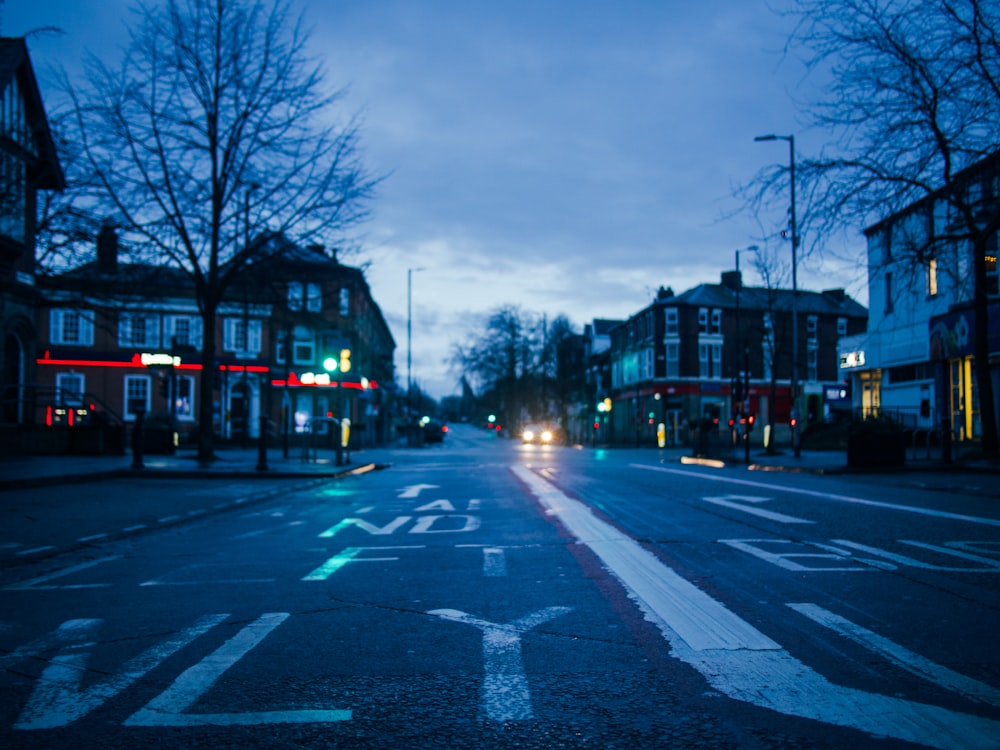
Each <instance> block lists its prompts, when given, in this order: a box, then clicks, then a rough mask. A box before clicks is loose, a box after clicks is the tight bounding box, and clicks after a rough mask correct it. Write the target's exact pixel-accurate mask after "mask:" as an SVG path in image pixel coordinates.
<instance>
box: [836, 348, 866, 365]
mask: <svg viewBox="0 0 1000 750" xmlns="http://www.w3.org/2000/svg"><path fill="white" fill-rule="evenodd" d="M864 366H865V352H864V350H863V349H861V350H859V351H856V352H846V353H845V354H841V355H840V369H841V370H846V369H848V368H851V367H864Z"/></svg>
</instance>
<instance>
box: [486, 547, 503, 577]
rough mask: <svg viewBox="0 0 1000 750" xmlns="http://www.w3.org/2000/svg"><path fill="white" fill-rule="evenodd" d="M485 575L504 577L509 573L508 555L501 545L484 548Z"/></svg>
mask: <svg viewBox="0 0 1000 750" xmlns="http://www.w3.org/2000/svg"><path fill="white" fill-rule="evenodd" d="M483 575H484V576H486V577H487V578H503V577H504V576H506V575H507V556H506V555H505V554H504V551H503V550H502V549H500V548H499V547H486V548H484V549H483Z"/></svg>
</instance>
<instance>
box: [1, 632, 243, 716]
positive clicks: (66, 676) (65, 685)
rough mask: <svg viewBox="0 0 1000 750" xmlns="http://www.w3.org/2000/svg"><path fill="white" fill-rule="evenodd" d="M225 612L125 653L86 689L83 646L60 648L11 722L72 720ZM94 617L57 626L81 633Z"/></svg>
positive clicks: (112, 693) (82, 634) (145, 671)
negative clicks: (116, 668)
mask: <svg viewBox="0 0 1000 750" xmlns="http://www.w3.org/2000/svg"><path fill="white" fill-rule="evenodd" d="M226 617H227V615H208V616H206V617H202V618H201V619H199V620H198V622H197V623H195V624H194V625H193V626H192V627H190V628H187V629H186V630H183V631H181V632H180V633H178V634H177V635H175V636H172V637H171V638H169V639H167V640H166V641H164V642H163V643H160V644H158V645H156V646H153V647H152V648H150V649H147V650H146V651H143V652H142V653H141V654H139V655H138V656H136V657H135V658H133V659H130V660H129V661H128V662H126V664H125V666H124V667H123V668H122V670H121V671H120V672H119V673H118V674H115V675H111V676H109V677H106V678H104V679H102V680H99V681H97V682H95V683H92V684H90V685H89V686H88V687H87V688H86V689H81V685H80V683H81V680H82V678H83V675H84V674H86V673H87V669H86V662H87V656H88V655H89V653H88V651H86V650H82V649H81V648H73V647H72V646H70V647H67V648H64V649H63V650H62V651H60V652H59V654H57V655H56V656H55V657H53V658H52V661H51V662H50V663H49V665H48V666H47V667H46V668H45V671H44V672H42V675H41V678H40V679H39V680H37V681H36V682H35V687H34V689H33V690H32V692H31V696H30V697H29V698H28V703H27V705H25V707H24V709H23V710H22V711H21V715H20V716H19V717H18V719H17V722H16V723H15V724H14V728H15V729H52V728H55V727H63V726H66V725H67V724H69V723H71V722H73V721H76V720H77V719H79V718H80V717H82V716H84V715H86V714H88V713H90V712H91V711H93V710H94V709H95V708H97V707H98V706H100V705H101V704H102V703H104V702H105V701H107V700H109V699H111V698H113V697H114V696H116V695H118V694H119V693H120V692H121V691H122V690H124V689H125V688H127V687H128V686H129V685H131V684H132V683H133V682H135V681H136V680H138V679H139V678H140V677H142V676H143V675H144V674H146V673H147V672H149V671H150V670H151V669H153V668H154V667H156V666H158V665H159V664H160V663H161V662H163V661H164V660H165V659H166V658H167V657H168V656H171V655H172V654H174V653H176V652H177V651H179V650H180V649H181V648H183V647H184V646H186V645H187V644H189V643H190V642H191V641H193V640H194V639H195V638H197V637H198V636H200V635H202V634H203V633H206V632H207V631H209V630H210V629H212V628H213V627H215V626H216V625H218V624H219V623H220V622H222V621H223V620H224V619H226ZM99 622H100V620H70V621H69V622H67V623H64V624H63V626H62V628H61V630H62V629H63V628H65V629H66V632H67V633H72V634H74V635H75V634H76V633H79V634H80V636H85V635H88V634H89V633H90V632H91V631H93V630H94V629H95V628H96V626H97V623H99ZM79 645H80V646H90V645H93V644H79Z"/></svg>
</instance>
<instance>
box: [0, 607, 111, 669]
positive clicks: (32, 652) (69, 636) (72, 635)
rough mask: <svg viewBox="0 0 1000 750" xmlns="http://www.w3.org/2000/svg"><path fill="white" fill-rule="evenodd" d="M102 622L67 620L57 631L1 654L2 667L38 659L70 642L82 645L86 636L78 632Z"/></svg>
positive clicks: (85, 630)
mask: <svg viewBox="0 0 1000 750" xmlns="http://www.w3.org/2000/svg"><path fill="white" fill-rule="evenodd" d="M100 622H101V621H100V620H93V619H79V620H67V621H66V622H64V623H63V624H62V625H60V626H59V627H58V628H57V629H56V630H55V631H53V632H51V633H49V634H47V635H44V636H42V637H41V638H36V639H35V640H33V641H32V642H31V643H27V644H25V645H23V646H20V647H18V648H16V649H14V650H13V651H11V652H10V653H9V654H0V669H7V667H8V666H9V665H11V664H16V663H17V662H19V661H21V660H22V659H38V658H40V657H41V655H42V654H44V653H45V652H46V651H51V650H52V649H54V648H58V647H60V646H64V645H65V644H67V643H70V642H77V643H76V645H77V646H80V645H82V644H81V643H79V641H81V640H82V638H83V637H84V636H83V635H78V633H80V634H85V633H87V632H89V630H90V629H91V628H93V627H94V626H95V625H98V624H100Z"/></svg>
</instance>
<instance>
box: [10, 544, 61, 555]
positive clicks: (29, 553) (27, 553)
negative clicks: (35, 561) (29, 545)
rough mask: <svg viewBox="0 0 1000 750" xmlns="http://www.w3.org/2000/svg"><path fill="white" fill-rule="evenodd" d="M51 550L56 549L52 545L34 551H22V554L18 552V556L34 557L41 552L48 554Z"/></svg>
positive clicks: (36, 548)
mask: <svg viewBox="0 0 1000 750" xmlns="http://www.w3.org/2000/svg"><path fill="white" fill-rule="evenodd" d="M50 549H55V547H53V546H52V545H51V544H47V545H45V546H44V547H35V548H33V549H25V550H21V551H20V552H18V553H16V554H18V555H34V554H37V553H39V552H48V551H49V550H50Z"/></svg>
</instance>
